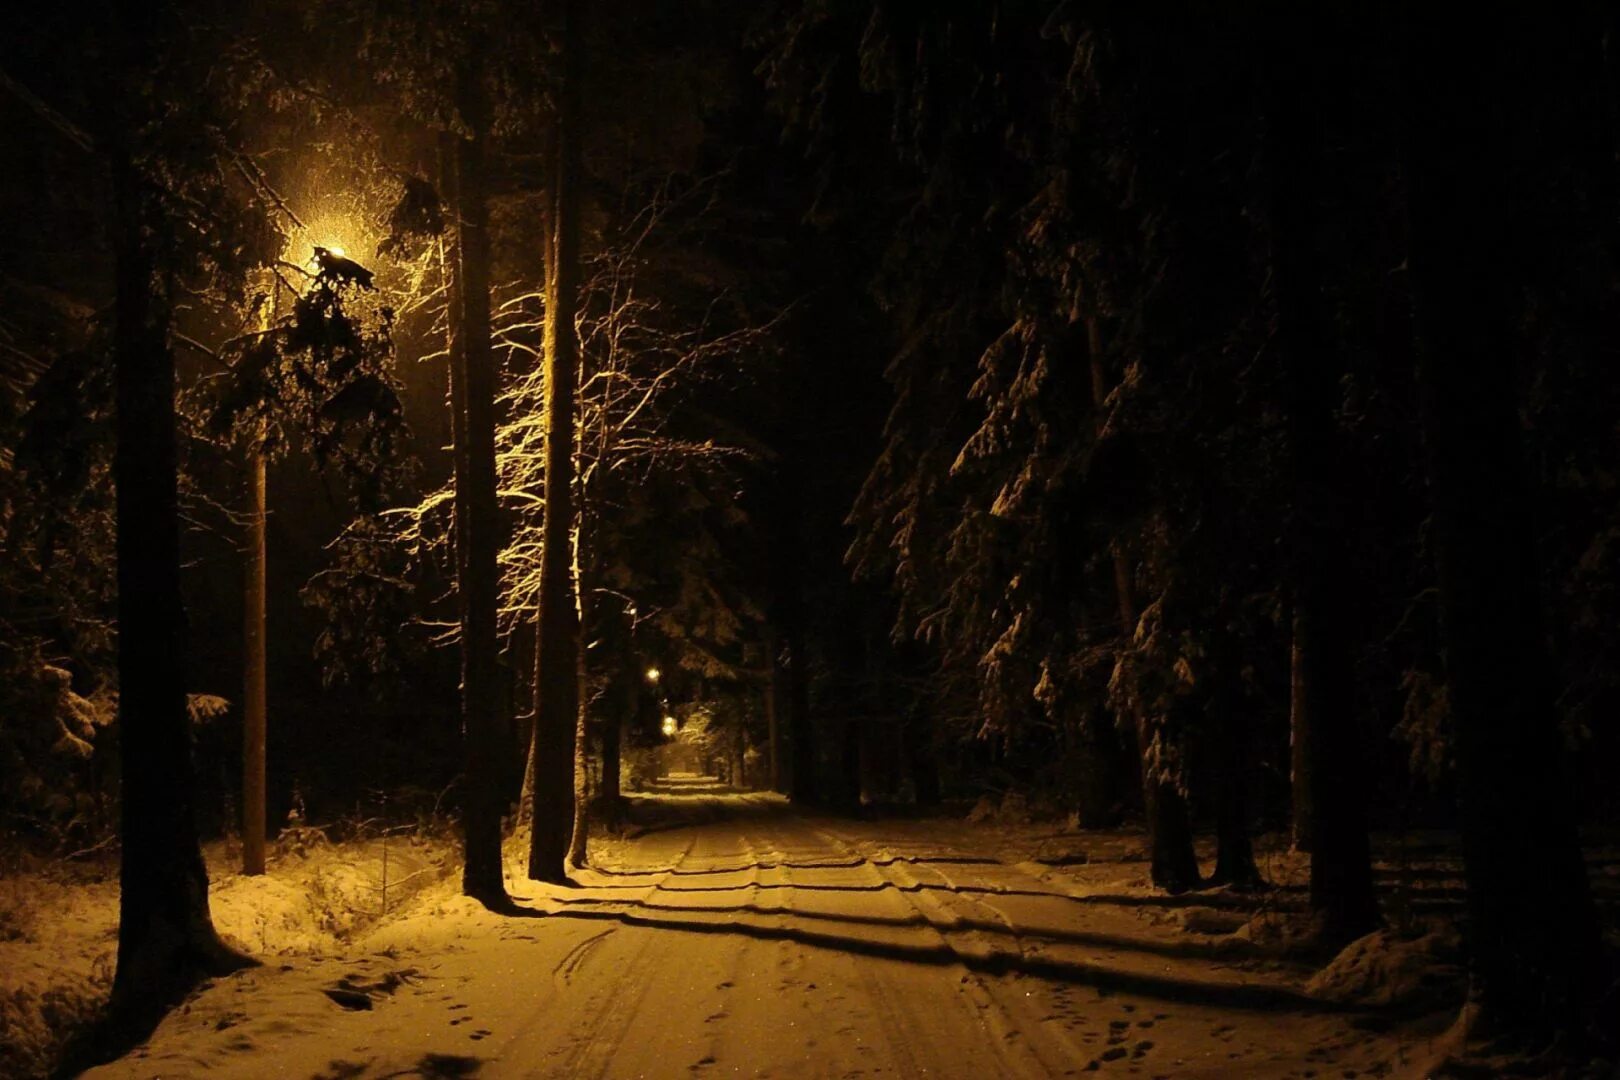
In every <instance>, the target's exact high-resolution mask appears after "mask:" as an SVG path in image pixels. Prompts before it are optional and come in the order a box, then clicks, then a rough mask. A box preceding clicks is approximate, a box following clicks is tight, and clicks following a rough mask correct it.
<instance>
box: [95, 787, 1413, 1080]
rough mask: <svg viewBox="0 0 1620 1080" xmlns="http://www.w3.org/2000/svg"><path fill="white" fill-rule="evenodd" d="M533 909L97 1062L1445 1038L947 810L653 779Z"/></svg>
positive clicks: (1236, 1061) (151, 1065)
mask: <svg viewBox="0 0 1620 1080" xmlns="http://www.w3.org/2000/svg"><path fill="white" fill-rule="evenodd" d="M649 807H650V808H651V809H653V810H655V811H656V813H654V814H652V815H651V816H647V815H643V819H644V820H646V821H649V822H656V824H649V825H648V826H647V827H646V829H645V831H643V832H642V833H641V834H640V835H639V836H637V837H635V839H633V840H631V841H629V842H624V843H619V844H613V845H607V846H606V848H605V849H604V852H603V854H602V855H601V856H599V857H597V858H596V862H597V869H594V870H592V871H589V872H586V873H585V874H583V875H582V879H583V880H584V881H585V882H587V885H586V887H583V888H579V889H573V890H561V889H550V888H541V887H538V886H535V885H533V884H531V883H528V882H520V881H517V880H514V881H512V882H511V886H512V889H513V891H514V894H515V895H516V896H517V897H518V898H519V899H520V902H521V903H522V904H523V905H524V906H525V907H527V908H530V909H532V910H533V911H534V913H535V914H534V916H533V917H501V916H496V915H492V914H490V913H488V912H485V911H483V910H482V909H481V908H478V907H477V906H476V905H474V904H472V903H471V902H470V901H466V900H464V899H461V898H459V897H450V896H443V897H441V898H438V899H436V900H433V899H429V900H428V901H426V902H424V903H422V904H421V905H419V909H418V910H417V911H416V912H415V913H414V914H412V915H410V916H409V917H406V918H402V919H400V920H397V921H395V922H392V923H390V924H388V925H386V926H384V927H382V928H381V929H379V930H378V931H376V932H374V933H373V934H371V935H369V936H367V937H366V938H365V939H363V941H361V942H359V943H357V945H356V947H355V949H354V950H353V952H352V953H351V954H349V955H346V956H344V957H341V958H332V959H327V960H324V961H317V960H312V959H299V960H297V961H295V962H291V963H275V962H271V963H268V964H266V965H265V966H264V967H262V968H259V969H257V970H254V971H249V972H247V973H244V974H242V975H240V976H237V977H233V978H230V979H224V980H221V981H219V982H218V983H217V984H215V985H214V986H212V987H211V988H209V989H208V990H206V991H205V992H203V993H202V994H200V995H199V996H198V997H196V998H195V999H194V1000H193V1001H192V1002H191V1003H190V1004H189V1005H188V1006H186V1007H185V1009H184V1010H183V1011H177V1012H175V1013H174V1014H172V1015H171V1016H170V1017H169V1018H168V1019H167V1020H166V1021H165V1022H164V1024H163V1025H162V1026H161V1027H160V1028H159V1030H158V1032H157V1033H156V1034H155V1036H154V1037H153V1039H152V1040H151V1042H150V1044H149V1045H148V1046H146V1047H144V1048H142V1049H140V1050H137V1051H136V1052H135V1053H134V1054H132V1055H131V1056H129V1057H126V1058H125V1059H123V1060H122V1061H119V1062H116V1063H114V1064H112V1065H110V1066H106V1067H104V1068H101V1069H98V1070H95V1071H94V1072H92V1073H91V1074H89V1075H91V1076H94V1077H97V1078H113V1077H150V1076H163V1077H185V1076H203V1075H207V1076H209V1077H214V1076H221V1077H231V1076H240V1077H281V1076H285V1077H301V1078H303V1077H330V1078H334V1080H335V1078H342V1077H404V1076H428V1077H454V1076H478V1077H508V1076H511V1077H570V1078H572V1077H700V1076H705V1075H709V1074H711V1073H719V1074H724V1075H740V1076H776V1077H833V1076H837V1077H854V1076H899V1077H911V1076H924V1075H933V1076H953V1077H956V1076H959V1077H995V1076H1063V1075H1078V1074H1081V1073H1086V1072H1096V1073H1100V1074H1102V1075H1109V1074H1113V1075H1122V1076H1128V1075H1139V1076H1142V1077H1160V1076H1162V1077H1268V1076H1277V1077H1285V1076H1294V1077H1313V1076H1319V1077H1355V1076H1363V1077H1365V1076H1386V1075H1394V1076H1403V1075H1417V1074H1418V1073H1419V1072H1420V1071H1421V1069H1420V1065H1419V1063H1420V1062H1422V1061H1424V1060H1426V1059H1427V1058H1428V1057H1429V1056H1430V1050H1431V1047H1429V1046H1428V1045H1427V1044H1426V1043H1425V1041H1424V1040H1423V1039H1421V1038H1418V1037H1417V1036H1414V1035H1413V1034H1412V1033H1411V1032H1410V1031H1403V1030H1401V1029H1399V1028H1395V1027H1392V1026H1391V1025H1390V1024H1389V1023H1387V1022H1381V1019H1380V1018H1370V1017H1365V1016H1360V1015H1356V1014H1352V1013H1346V1012H1340V1011H1334V1010H1331V1009H1329V1008H1327V1007H1325V1006H1323V1005H1321V1004H1319V1003H1317V1002H1314V1001H1312V1000H1310V999H1309V998H1307V997H1306V996H1305V995H1304V993H1303V989H1302V986H1303V973H1301V972H1299V971H1297V970H1293V969H1290V968H1286V967H1281V966H1278V965H1275V964H1272V963H1269V962H1262V961H1260V960H1258V959H1256V958H1255V957H1254V956H1253V955H1252V954H1250V953H1248V952H1245V951H1243V950H1242V949H1240V948H1237V946H1240V945H1241V944H1242V943H1241V942H1234V941H1231V940H1229V939H1223V938H1211V937H1206V936H1201V935H1190V934H1188V933H1186V932H1185V931H1184V930H1182V929H1181V928H1179V927H1172V928H1167V927H1166V926H1165V925H1164V924H1163V922H1162V921H1154V920H1152V919H1146V918H1144V917H1143V916H1142V914H1141V912H1140V911H1139V910H1138V909H1137V908H1135V907H1133V906H1130V905H1125V904H1120V903H1115V902H1109V901H1107V900H1104V899H1102V898H1101V897H1099V896H1097V895H1095V893H1094V891H1088V889H1087V888H1086V887H1085V886H1084V885H1082V884H1078V883H1077V882H1076V881H1075V880H1073V879H1070V878H1068V877H1066V876H1065V875H1064V874H1062V873H1061V872H1059V871H1055V870H1052V869H1050V868H1047V867H1042V866H1038V865H1035V864H1032V863H1027V862H1018V861H1016V860H1014V859H1012V858H1010V857H998V855H999V854H1000V853H997V852H994V851H985V850H982V846H983V842H982V839H980V840H979V842H978V843H977V844H976V843H975V841H974V838H973V836H971V835H970V834H968V832H967V831H966V830H963V829H960V828H955V827H953V826H952V825H951V824H950V823H939V822H883V823H873V822H849V821H843V820H832V819H819V818H807V817H805V816H802V815H800V814H797V813H795V812H793V811H792V810H790V809H789V808H788V807H787V805H786V804H785V803H784V802H783V801H782V800H781V799H780V798H778V797H776V796H765V795H726V794H718V793H710V792H707V791H706V790H704V789H703V788H701V787H694V788H692V789H691V790H690V791H689V792H684V793H681V794H678V795H669V796H664V797H661V798H660V800H659V801H658V802H657V804H656V806H652V804H648V805H647V806H643V807H642V809H643V810H647V809H649Z"/></svg>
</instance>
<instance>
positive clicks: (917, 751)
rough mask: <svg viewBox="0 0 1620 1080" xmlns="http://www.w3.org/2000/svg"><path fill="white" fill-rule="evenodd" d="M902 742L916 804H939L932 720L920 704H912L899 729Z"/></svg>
mask: <svg viewBox="0 0 1620 1080" xmlns="http://www.w3.org/2000/svg"><path fill="white" fill-rule="evenodd" d="M900 738H901V741H902V743H903V744H904V746H905V754H906V770H907V772H908V774H909V775H910V776H911V787H912V790H913V791H915V792H916V795H917V805H918V806H923V807H934V806H938V805H939V803H940V799H941V797H942V792H941V790H940V783H939V759H938V755H937V754H936V752H935V748H934V721H933V718H932V717H931V716H930V715H929V714H928V713H927V711H926V710H925V709H923V708H914V709H913V710H912V711H911V712H910V713H909V714H908V715H907V717H906V721H905V726H904V728H903V729H902V730H901V736H900Z"/></svg>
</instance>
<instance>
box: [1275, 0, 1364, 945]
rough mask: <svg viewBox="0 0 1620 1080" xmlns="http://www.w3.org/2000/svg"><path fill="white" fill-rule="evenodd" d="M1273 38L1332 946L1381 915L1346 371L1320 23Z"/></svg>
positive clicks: (1298, 499)
mask: <svg viewBox="0 0 1620 1080" xmlns="http://www.w3.org/2000/svg"><path fill="white" fill-rule="evenodd" d="M1274 21H1275V25H1274V26H1273V28H1272V29H1273V33H1274V34H1275V36H1274V37H1273V38H1272V40H1271V41H1270V42H1268V56H1267V66H1268V73H1267V74H1268V79H1269V85H1268V90H1269V93H1270V100H1269V105H1268V110H1267V112H1268V115H1267V124H1268V127H1267V131H1266V141H1265V164H1266V179H1267V184H1268V191H1267V196H1268V213H1269V217H1270V232H1271V262H1272V274H1271V279H1272V288H1273V289H1274V291H1275V297H1276V304H1277V342H1278V345H1279V348H1280V352H1281V355H1282V364H1283V383H1284V395H1285V404H1286V413H1287V416H1286V425H1287V426H1286V431H1287V437H1288V444H1289V445H1288V450H1289V468H1290V471H1291V476H1292V481H1291V486H1292V489H1293V521H1292V524H1291V528H1290V533H1291V542H1290V547H1291V558H1290V563H1291V567H1290V570H1291V572H1290V578H1291V581H1290V584H1291V586H1292V590H1291V591H1292V594H1293V604H1294V640H1293V649H1294V651H1295V653H1294V655H1295V657H1296V663H1297V668H1296V671H1295V673H1294V678H1295V679H1296V680H1297V692H1298V701H1297V706H1298V709H1299V713H1300V715H1301V716H1302V717H1303V718H1304V719H1305V721H1306V723H1307V724H1308V727H1307V728H1306V729H1305V730H1304V732H1300V733H1297V734H1304V735H1308V738H1305V739H1303V740H1302V742H1303V747H1302V749H1301V751H1300V752H1301V753H1302V755H1303V758H1302V762H1303V770H1304V771H1305V772H1307V773H1308V774H1309V775H1310V777H1311V781H1312V783H1311V792H1310V794H1311V800H1312V809H1313V811H1314V818H1313V821H1312V828H1311V884H1310V905H1311V910H1312V911H1313V912H1314V913H1315V914H1316V916H1317V918H1318V920H1319V930H1320V932H1321V934H1322V936H1323V938H1324V939H1325V940H1328V941H1348V940H1350V939H1352V938H1356V937H1359V936H1361V935H1362V934H1364V933H1367V932H1368V931H1370V930H1372V929H1373V928H1374V927H1376V926H1377V925H1378V923H1379V921H1380V917H1379V913H1378V905H1377V902H1376V899H1375V897H1374V894H1373V884H1372V854H1371V850H1370V848H1369V844H1368V838H1367V784H1368V777H1367V769H1366V767H1365V763H1364V761H1363V749H1362V745H1361V742H1362V740H1361V738H1360V737H1359V732H1358V731H1357V727H1356V707H1355V671H1354V665H1353V658H1352V649H1353V647H1354V635H1353V633H1352V627H1353V626H1354V621H1355V605H1354V601H1353V597H1352V595H1351V593H1350V589H1351V587H1352V579H1351V575H1350V574H1349V573H1348V572H1347V567H1348V565H1349V562H1350V557H1351V551H1350V547H1349V544H1348V542H1347V538H1346V530H1347V529H1348V528H1349V527H1350V524H1351V518H1350V515H1349V512H1348V509H1347V508H1348V506H1349V489H1350V483H1351V480H1350V477H1349V475H1348V466H1347V463H1346V461H1345V460H1344V451H1343V449H1342V447H1341V446H1340V445H1339V442H1340V440H1339V438H1338V435H1337V424H1336V422H1335V415H1336V412H1337V407H1338V397H1339V394H1340V389H1339V379H1340V376H1341V374H1342V370H1343V365H1342V364H1341V363H1339V362H1338V356H1337V355H1336V348H1335V345H1334V342H1333V340H1332V330H1331V328H1330V326H1329V324H1328V315H1327V312H1326V310H1325V305H1324V302H1323V298H1322V277H1321V273H1320V267H1319V265H1318V261H1317V255H1316V243H1315V230H1316V218H1317V210H1316V207H1315V205H1314V199H1315V198H1316V195H1317V192H1318V191H1319V190H1320V171H1321V169H1322V159H1321V147H1320V145H1319V140H1320V137H1321V136H1320V125H1321V123H1322V120H1321V116H1320V115H1319V105H1318V97H1319V92H1318V90H1317V85H1316V82H1315V80H1316V79H1318V78H1320V75H1319V74H1318V72H1317V71H1316V65H1317V64H1318V63H1319V62H1320V60H1321V55H1320V53H1321V50H1320V49H1319V48H1317V49H1313V44H1316V43H1318V42H1319V41H1320V38H1319V36H1318V35H1317V34H1316V33H1315V32H1314V31H1315V27H1314V26H1313V25H1311V24H1312V23H1313V21H1314V20H1313V17H1312V16H1311V15H1309V14H1305V15H1303V16H1296V15H1288V16H1285V15H1283V14H1280V13H1279V14H1276V15H1275V16H1274Z"/></svg>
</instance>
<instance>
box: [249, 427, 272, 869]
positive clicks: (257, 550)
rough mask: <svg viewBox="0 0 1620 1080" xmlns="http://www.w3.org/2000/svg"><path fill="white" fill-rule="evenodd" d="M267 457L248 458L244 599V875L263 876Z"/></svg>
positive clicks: (257, 454) (258, 453)
mask: <svg viewBox="0 0 1620 1080" xmlns="http://www.w3.org/2000/svg"><path fill="white" fill-rule="evenodd" d="M264 465H265V462H264V453H263V452H262V451H261V450H259V449H257V448H255V449H254V450H253V452H252V453H251V454H250V455H249V457H248V501H249V506H248V528H247V545H246V552H245V554H246V555H247V565H246V567H245V571H246V573H245V577H246V583H245V588H244V589H243V596H242V623H243V625H242V645H243V650H242V653H243V655H242V873H244V874H248V875H257V874H262V873H264V833H265V821H264V801H265V785H264V752H265V727H266V716H265V712H266V704H267V698H268V693H267V682H268V680H267V672H266V667H267V664H266V655H265V592H266V581H267V568H268V562H269V560H268V544H267V543H266V536H265V531H266V530H265V468H264Z"/></svg>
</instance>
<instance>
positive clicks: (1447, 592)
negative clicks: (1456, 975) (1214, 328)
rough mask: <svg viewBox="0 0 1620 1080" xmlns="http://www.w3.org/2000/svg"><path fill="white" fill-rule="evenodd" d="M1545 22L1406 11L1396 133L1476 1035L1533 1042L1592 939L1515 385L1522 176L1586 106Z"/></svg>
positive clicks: (1532, 205)
mask: <svg viewBox="0 0 1620 1080" xmlns="http://www.w3.org/2000/svg"><path fill="white" fill-rule="evenodd" d="M1504 10H1505V9H1504ZM1561 18H1562V17H1561V16H1555V15H1554V14H1552V13H1551V12H1547V13H1544V14H1541V15H1540V16H1539V17H1538V16H1535V15H1529V14H1521V15H1520V17H1517V18H1515V19H1513V20H1512V25H1511V26H1509V25H1506V23H1507V20H1506V19H1505V18H1504V16H1503V13H1502V12H1499V11H1498V10H1497V9H1494V8H1491V9H1481V11H1479V12H1476V13H1475V15H1474V16H1473V17H1472V18H1471V19H1469V20H1468V22H1467V24H1466V29H1465V30H1462V31H1459V27H1458V24H1457V22H1456V21H1455V20H1452V19H1448V18H1443V17H1442V16H1441V15H1440V13H1439V12H1438V11H1435V12H1426V11H1425V12H1422V13H1417V12H1414V14H1413V15H1412V16H1411V21H1410V24H1409V36H1408V38H1407V41H1406V47H1407V56H1406V64H1405V75H1406V78H1407V84H1408V85H1407V94H1408V97H1407V101H1406V108H1405V130H1404V132H1403V140H1404V147H1403V152H1404V158H1405V169H1406V187H1407V200H1408V203H1407V206H1408V212H1409V223H1408V228H1409V244H1410V250H1409V262H1410V267H1411V275H1412V295H1413V305H1414V313H1415V316H1416V324H1417V330H1418V337H1419V360H1418V384H1419V396H1420V405H1421V409H1422V416H1423V429H1424V431H1423V434H1424V442H1425V446H1426V453H1427V459H1428V473H1429V489H1430V494H1431V498H1432V499H1433V506H1434V513H1433V518H1432V532H1431V544H1432V548H1433V551H1434V555H1435V564H1436V570H1437V573H1438V579H1439V587H1440V609H1441V623H1442V628H1443V633H1444V640H1445V647H1446V672H1447V680H1448V684H1449V687H1450V700H1451V711H1452V717H1453V722H1454V725H1455V731H1456V761H1457V771H1458V785H1459V798H1460V803H1461V824H1462V836H1463V853H1464V859H1465V876H1466V881H1467V904H1468V936H1469V940H1470V945H1471V954H1472V974H1473V980H1474V985H1473V990H1474V994H1475V997H1476V1000H1477V1001H1478V1003H1479V1004H1480V1005H1481V1007H1482V1010H1481V1020H1482V1023H1483V1024H1484V1027H1485V1030H1492V1029H1495V1030H1497V1031H1499V1032H1500V1031H1510V1030H1511V1031H1516V1032H1522V1033H1525V1034H1530V1035H1535V1036H1543V1035H1548V1034H1551V1033H1553V1032H1556V1031H1559V1030H1565V1029H1568V1028H1569V1027H1571V1026H1572V1025H1574V1024H1575V1023H1576V1022H1577V1021H1578V1017H1579V1010H1578V1008H1577V1007H1578V1006H1579V1005H1581V1004H1582V1003H1583V1002H1584V1001H1587V1000H1590V999H1589V997H1588V995H1589V994H1590V993H1591V991H1592V989H1593V984H1592V981H1591V979H1592V976H1593V975H1594V967H1595V965H1596V963H1597V961H1598V957H1599V956H1600V952H1601V943H1600V938H1599V933H1598V924H1597V920H1596V916H1595V913H1594V909H1593V904H1592V899H1591V895H1590V891H1589V886H1588V882H1587V878H1586V868H1585V865H1584V863H1583V861H1582V857H1581V850H1580V844H1579V838H1578V835H1577V831H1576V819H1575V813H1574V808H1573V806H1572V803H1571V799H1570V794H1569V793H1570V785H1569V783H1568V782H1567V778H1566V776H1565V771H1564V764H1565V763H1564V761H1563V760H1562V751H1561V746H1560V736H1559V731H1558V718H1557V715H1556V712H1555V709H1554V704H1553V701H1554V697H1553V683H1552V677H1551V672H1550V668H1549V664H1548V658H1547V652H1546V639H1545V634H1544V625H1543V622H1542V612H1541V605H1540V595H1539V568H1538V562H1537V558H1536V539H1535V531H1534V526H1535V523H1534V520H1533V518H1532V505H1531V504H1532V498H1533V493H1532V489H1531V485H1530V482H1529V478H1528V475H1527V470H1526V465H1525V462H1524V451H1523V447H1522V446H1521V434H1520V433H1521V424H1520V419H1519V413H1518V405H1519V403H1518V393H1517V388H1516V383H1517V378H1518V375H1519V370H1520V362H1521V360H1523V361H1528V360H1529V359H1530V357H1529V356H1528V355H1526V354H1527V353H1528V351H1529V346H1528V344H1527V342H1526V341H1525V340H1524V338H1523V337H1522V336H1521V327H1520V326H1519V325H1518V322H1517V313H1518V312H1519V310H1520V308H1519V302H1520V299H1521V295H1520V291H1519V286H1520V285H1521V284H1522V283H1523V281H1524V280H1525V273H1526V269H1525V268H1526V264H1528V263H1531V262H1533V261H1536V260H1541V261H1543V262H1545V260H1547V259H1548V257H1549V253H1547V252H1545V251H1541V250H1539V248H1541V247H1542V246H1544V245H1545V244H1547V242H1548V240H1547V235H1548V234H1546V233H1544V231H1543V230H1544V229H1546V228H1547V226H1548V224H1549V222H1548V221H1547V217H1550V216H1551V215H1554V214H1557V213H1560V212H1562V211H1561V208H1558V207H1554V206H1544V205H1541V204H1540V203H1538V202H1537V201H1536V200H1537V198H1538V193H1537V192H1536V190H1535V188H1534V186H1533V185H1534V178H1535V176H1536V175H1537V170H1538V169H1543V168H1547V167H1548V166H1549V165H1553V164H1555V163H1556V164H1558V165H1560V166H1567V165H1568V164H1569V158H1568V155H1569V154H1570V152H1571V151H1572V150H1575V149H1576V146H1575V143H1574V140H1575V138H1576V137H1577V135H1576V133H1575V132H1574V131H1572V130H1571V128H1570V126H1569V125H1570V124H1571V122H1572V121H1574V120H1575V119H1576V118H1577V117H1580V116H1585V115H1587V114H1588V112H1589V110H1588V107H1587V102H1585V101H1584V100H1583V95H1584V93H1585V88H1582V87H1580V86H1579V85H1578V83H1577V84H1576V85H1571V83H1572V82H1574V79H1573V78H1572V75H1574V73H1575V72H1577V71H1578V70H1579V69H1580V68H1581V66H1582V61H1583V60H1585V59H1586V57H1585V55H1584V54H1583V50H1584V49H1589V48H1590V47H1591V46H1592V41H1588V40H1582V39H1581V38H1580V37H1579V35H1577V34H1575V33H1571V32H1570V30H1572V29H1574V27H1578V26H1579V21H1578V20H1572V22H1573V23H1574V26H1573V27H1565V26H1563V25H1562V24H1559V25H1558V26H1556V27H1555V26H1554V25H1552V24H1553V23H1554V22H1555V21H1557V20H1558V19H1561ZM1594 40H1595V38H1594ZM1520 185H1523V186H1522V187H1521V186H1520ZM1611 209H1612V208H1611ZM1521 214H1523V215H1524V218H1523V220H1521ZM1544 215H1545V216H1546V217H1544ZM1552 224H1553V225H1555V226H1556V224H1557V222H1556V221H1554V222H1552ZM1550 235H1552V236H1553V237H1556V236H1557V235H1558V231H1557V229H1556V227H1555V228H1553V229H1552V230H1551V232H1550ZM1592 362H1593V363H1600V362H1606V361H1597V360H1594V361H1592Z"/></svg>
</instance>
